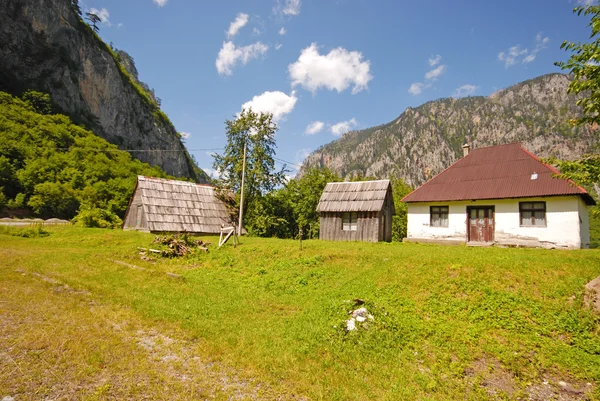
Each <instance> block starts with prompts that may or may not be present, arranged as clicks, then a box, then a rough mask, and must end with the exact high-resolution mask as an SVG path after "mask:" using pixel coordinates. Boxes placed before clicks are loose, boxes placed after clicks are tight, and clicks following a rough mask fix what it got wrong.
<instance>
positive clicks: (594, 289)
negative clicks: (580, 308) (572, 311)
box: [583, 276, 600, 312]
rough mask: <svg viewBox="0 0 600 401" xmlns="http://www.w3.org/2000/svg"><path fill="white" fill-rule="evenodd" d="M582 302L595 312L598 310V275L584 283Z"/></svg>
mask: <svg viewBox="0 0 600 401" xmlns="http://www.w3.org/2000/svg"><path fill="white" fill-rule="evenodd" d="M583 303H584V304H585V305H586V306H587V307H588V308H592V309H593V310H594V311H596V312H600V276H598V277H596V278H595V279H593V280H592V281H590V282H589V283H587V284H586V285H585V291H584V295H583Z"/></svg>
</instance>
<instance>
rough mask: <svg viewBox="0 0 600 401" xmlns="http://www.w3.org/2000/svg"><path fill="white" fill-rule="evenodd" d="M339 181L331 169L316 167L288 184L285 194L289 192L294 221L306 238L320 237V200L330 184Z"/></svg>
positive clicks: (338, 177) (339, 178) (340, 179)
mask: <svg viewBox="0 0 600 401" xmlns="http://www.w3.org/2000/svg"><path fill="white" fill-rule="evenodd" d="M339 181H342V178H341V177H340V176H338V175H337V174H335V173H334V172H333V171H331V170H330V169H328V168H318V167H314V168H310V169H308V170H307V171H305V172H304V173H303V174H302V176H300V177H299V178H296V179H294V180H292V181H290V182H289V183H288V184H287V186H286V188H285V191H284V192H287V195H288V196H287V198H288V202H289V203H290V205H291V208H292V210H293V217H294V220H295V222H296V224H297V227H298V228H301V229H302V233H303V237H304V238H318V237H319V213H318V212H317V205H318V204H319V199H320V198H321V194H322V193H323V190H324V189H325V185H327V183H328V182H339ZM294 234H295V233H294Z"/></svg>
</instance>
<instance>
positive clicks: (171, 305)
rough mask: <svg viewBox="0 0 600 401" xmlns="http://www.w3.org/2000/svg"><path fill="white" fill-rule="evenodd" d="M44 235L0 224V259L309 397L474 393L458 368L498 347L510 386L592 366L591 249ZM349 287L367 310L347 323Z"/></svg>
mask: <svg viewBox="0 0 600 401" xmlns="http://www.w3.org/2000/svg"><path fill="white" fill-rule="evenodd" d="M52 234H53V235H52V236H50V237H48V238H39V239H18V238H11V237H0V240H1V241H2V243H3V245H2V248H7V247H8V248H10V249H15V250H18V252H17V253H14V254H11V253H9V254H8V255H4V259H5V261H4V263H3V265H2V267H1V268H0V269H14V268H15V267H16V266H21V268H23V267H24V268H26V269H27V270H29V271H32V272H38V273H42V274H44V275H48V276H51V277H57V278H59V279H60V280H61V281H64V282H66V283H68V284H69V285H70V286H72V287H74V288H82V289H85V290H87V291H90V292H91V293H92V294H94V296H96V297H99V299H101V300H102V302H106V303H110V304H112V305H114V306H117V307H124V308H130V309H131V310H133V311H135V312H137V313H138V314H139V315H140V316H142V317H143V318H144V319H148V320H154V321H160V322H167V323H170V324H172V325H175V326H177V327H180V328H182V329H183V330H185V331H186V332H187V333H188V334H189V336H190V338H192V339H195V340H197V341H202V342H204V343H205V344H206V346H207V347H208V348H209V349H210V352H211V353H212V355H214V357H215V358H218V359H219V360H221V361H222V362H224V363H227V364H230V365H232V366H235V367H236V368H239V369H240V370H241V371H243V372H244V374H246V375H248V376H251V377H255V378H259V379H260V380H264V381H265V382H268V383H272V384H274V385H282V383H283V385H285V386H286V388H289V389H290V391H293V392H296V393H298V394H303V395H306V396H308V397H309V398H310V399H323V400H366V399H378V400H397V399H431V400H450V399H482V398H486V397H488V396H489V393H488V392H487V390H486V389H485V386H483V387H482V386H480V385H479V384H480V383H479V382H478V381H477V379H473V378H472V377H470V376H469V375H468V374H467V373H466V372H468V371H469V369H470V368H471V367H472V366H473V364H474V363H475V362H476V361H480V360H486V361H497V362H498V363H499V364H500V366H501V367H502V369H503V370H504V371H505V372H507V373H508V374H509V375H511V376H512V377H514V379H515V380H516V383H517V385H518V387H519V389H520V390H519V391H521V392H522V393H518V394H525V393H524V392H525V391H526V389H527V386H528V385H530V384H532V383H541V382H542V381H543V380H547V379H548V378H549V377H552V378H557V380H558V379H559V378H560V379H561V380H565V381H568V382H569V381H571V382H583V383H585V382H592V383H597V382H599V380H600V336H599V335H598V322H599V321H598V318H597V316H595V315H594V314H593V313H591V312H590V311H589V310H587V309H586V308H584V307H583V288H584V285H585V283H587V282H588V281H590V280H591V279H592V278H594V277H596V276H598V275H600V252H599V251H595V250H580V251H559V250H543V249H498V248H467V247H443V246H436V245H418V244H402V243H392V244H385V243H381V244H366V243H333V242H322V241H316V240H314V241H304V242H303V249H302V250H301V251H300V250H299V247H298V243H297V242H294V241H291V240H277V239H255V238H243V239H242V244H241V245H239V246H238V247H237V248H235V249H234V248H233V247H232V246H231V245H230V244H227V245H226V246H224V247H223V248H221V249H217V248H216V247H215V246H214V245H213V246H211V248H210V252H209V253H208V254H204V253H201V254H200V253H199V254H196V255H194V256H191V257H187V258H184V259H177V260H170V259H168V260H163V259H158V260H157V261H156V262H155V263H151V262H148V261H143V260H140V258H139V255H138V250H137V247H138V246H142V247H148V246H149V244H150V243H151V241H152V239H153V236H151V235H149V234H142V233H136V232H121V231H106V230H93V229H78V228H71V227H69V228H55V229H52ZM203 239H204V238H203ZM205 240H207V241H209V242H212V243H213V244H214V243H216V242H217V239H216V238H206V239H205ZM114 260H119V261H124V262H126V263H128V264H133V265H136V266H139V267H143V268H145V269H147V270H136V269H130V268H127V267H124V266H123V265H121V264H116V263H114ZM165 272H171V273H176V274H178V275H181V276H182V277H183V280H173V279H171V278H169V277H168V276H167V275H166V274H164V273H165ZM355 299H361V300H363V301H364V306H365V307H366V308H367V309H368V311H369V312H370V313H371V314H372V315H373V316H374V320H373V321H372V322H370V323H368V327H367V328H362V329H360V330H356V331H350V332H348V331H346V330H345V321H346V320H347V319H348V317H349V316H348V312H349V311H351V310H352V309H354V308H355V307H356V306H355V301H354V300H355Z"/></svg>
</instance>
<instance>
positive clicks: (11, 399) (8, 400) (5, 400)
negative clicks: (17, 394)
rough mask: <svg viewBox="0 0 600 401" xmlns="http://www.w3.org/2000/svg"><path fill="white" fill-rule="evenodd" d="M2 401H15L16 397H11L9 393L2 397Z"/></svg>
mask: <svg viewBox="0 0 600 401" xmlns="http://www.w3.org/2000/svg"><path fill="white" fill-rule="evenodd" d="M2 401H15V398H14V397H11V396H10V395H7V396H5V397H3V398H2Z"/></svg>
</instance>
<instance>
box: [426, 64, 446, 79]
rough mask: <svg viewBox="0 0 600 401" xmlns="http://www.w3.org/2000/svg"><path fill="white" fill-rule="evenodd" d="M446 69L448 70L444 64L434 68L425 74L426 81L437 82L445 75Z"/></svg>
mask: <svg viewBox="0 0 600 401" xmlns="http://www.w3.org/2000/svg"><path fill="white" fill-rule="evenodd" d="M445 69H446V66H445V65H443V64H442V65H439V66H437V67H436V68H434V69H433V70H431V71H427V73H426V74H425V79H426V80H428V81H435V80H436V79H438V78H439V77H440V76H441V75H442V74H443V73H444V70H445Z"/></svg>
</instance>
